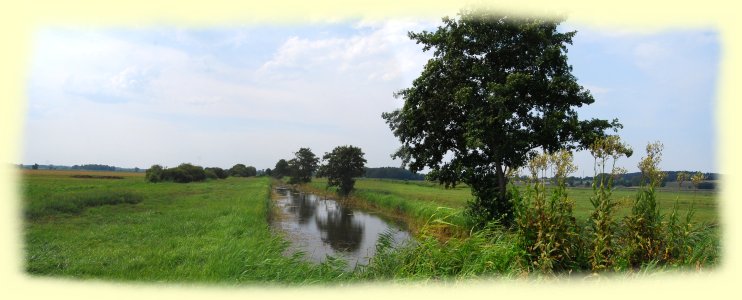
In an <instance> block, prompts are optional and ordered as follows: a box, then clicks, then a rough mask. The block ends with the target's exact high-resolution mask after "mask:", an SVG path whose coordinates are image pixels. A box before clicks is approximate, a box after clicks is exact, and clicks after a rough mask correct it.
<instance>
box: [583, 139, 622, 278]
mask: <svg viewBox="0 0 742 300" xmlns="http://www.w3.org/2000/svg"><path fill="white" fill-rule="evenodd" d="M589 150H590V154H591V155H592V156H593V158H594V165H593V170H594V172H595V176H594V177H593V184H592V188H593V195H592V196H591V197H590V203H591V204H592V206H593V212H592V214H591V215H590V218H589V219H588V223H589V226H590V229H591V230H590V231H589V235H590V236H591V237H592V238H591V239H589V243H588V244H589V245H590V250H589V251H588V252H589V259H590V266H591V268H592V270H593V271H602V270H607V269H610V268H611V267H613V265H614V264H615V262H616V261H615V255H614V253H616V249H615V240H616V221H615V220H614V217H615V213H616V206H617V205H618V203H617V202H616V201H615V200H614V199H613V198H612V194H613V186H614V185H613V180H614V179H615V178H616V176H618V175H619V174H623V173H626V170H624V169H622V168H619V167H616V161H618V159H619V158H621V157H622V156H626V157H629V156H631V155H632V154H633V150H632V149H631V148H630V147H629V146H628V145H626V144H625V143H623V142H622V141H621V139H620V138H619V137H618V136H607V137H605V138H599V139H597V140H596V141H595V142H594V143H593V144H592V145H590V148H589Z"/></svg>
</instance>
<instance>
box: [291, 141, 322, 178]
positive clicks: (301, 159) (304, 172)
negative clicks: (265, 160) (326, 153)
mask: <svg viewBox="0 0 742 300" xmlns="http://www.w3.org/2000/svg"><path fill="white" fill-rule="evenodd" d="M294 154H295V155H296V157H294V158H292V159H291V160H289V161H288V169H289V173H290V176H291V179H290V180H289V182H290V183H292V184H294V183H307V182H310V181H312V174H313V173H314V171H317V167H318V165H319V158H318V157H317V156H316V155H314V153H312V150H311V149H309V148H300V149H299V151H297V152H296V153H294Z"/></svg>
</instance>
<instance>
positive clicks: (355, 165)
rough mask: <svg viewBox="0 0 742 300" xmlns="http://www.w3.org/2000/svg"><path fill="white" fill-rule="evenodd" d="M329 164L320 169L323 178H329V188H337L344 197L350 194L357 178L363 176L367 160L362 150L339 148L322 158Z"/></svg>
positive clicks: (350, 147)
mask: <svg viewBox="0 0 742 300" xmlns="http://www.w3.org/2000/svg"><path fill="white" fill-rule="evenodd" d="M322 159H323V160H325V161H327V163H326V164H325V165H323V166H321V167H320V170H321V172H318V173H321V176H326V177H327V186H328V187H337V191H338V193H340V194H341V195H343V196H347V195H348V194H350V191H352V190H353V186H354V185H355V183H356V181H355V179H353V178H355V177H360V176H363V173H364V171H365V170H364V166H365V165H366V159H365V158H363V151H361V148H358V147H353V146H338V147H335V149H333V150H332V152H329V153H325V155H324V156H323V157H322Z"/></svg>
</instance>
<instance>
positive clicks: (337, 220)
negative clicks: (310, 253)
mask: <svg viewBox="0 0 742 300" xmlns="http://www.w3.org/2000/svg"><path fill="white" fill-rule="evenodd" d="M323 206H324V207H325V210H326V211H327V215H326V216H325V217H324V218H321V217H318V218H317V219H316V223H317V227H318V228H319V229H320V231H321V233H322V235H321V238H322V241H324V242H325V243H327V244H329V245H330V247H332V249H334V250H335V251H339V252H355V251H357V250H358V248H359V247H360V245H361V241H362V240H363V224H362V223H361V222H357V221H355V220H354V218H353V211H352V210H350V209H347V208H345V207H343V206H340V205H332V206H330V205H323Z"/></svg>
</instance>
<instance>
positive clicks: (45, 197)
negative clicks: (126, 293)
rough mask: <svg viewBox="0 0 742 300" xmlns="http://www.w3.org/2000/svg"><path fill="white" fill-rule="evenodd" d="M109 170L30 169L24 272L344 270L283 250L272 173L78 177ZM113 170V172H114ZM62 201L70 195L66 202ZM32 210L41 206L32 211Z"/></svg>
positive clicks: (118, 275) (205, 277) (215, 276)
mask: <svg viewBox="0 0 742 300" xmlns="http://www.w3.org/2000/svg"><path fill="white" fill-rule="evenodd" d="M102 173H106V172H86V171H76V172H68V171H63V172H58V171H25V172H24V173H23V177H22V178H23V180H22V199H23V204H24V210H25V211H26V214H25V217H24V218H25V221H24V238H25V251H26V257H25V262H26V267H25V268H26V271H27V272H28V273H30V274H33V275H44V276H62V277H74V278H98V279H115V280H136V281H148V282H160V281H164V282H169V281H175V282H184V281H186V282H220V283H228V284H235V283H240V282H255V281H259V282H302V283H307V282H321V281H327V280H330V279H333V278H337V277H338V276H340V275H342V273H341V271H337V269H336V268H334V267H332V266H330V265H329V264H328V265H312V264H310V263H306V262H303V261H302V260H301V259H299V258H298V257H285V256H283V255H282V253H283V251H284V249H285V248H286V246H287V244H286V242H285V241H284V240H283V239H282V238H281V237H280V236H276V235H274V234H273V233H272V232H271V231H270V230H269V227H268V223H267V220H266V217H267V213H268V200H269V195H270V194H269V192H270V190H269V188H270V187H269V185H270V182H269V179H267V178H249V179H247V178H228V179H225V180H209V181H207V182H201V183H190V184H177V183H157V184H152V183H146V182H145V181H144V178H143V174H142V173H131V174H127V173H119V172H116V173H112V174H113V175H116V176H123V177H125V179H122V180H111V179H90V178H72V177H70V175H73V174H93V175H96V174H97V175H102ZM108 173H111V172H108ZM120 193H128V194H130V195H134V196H133V197H135V198H137V199H138V200H139V201H136V202H134V201H132V203H128V202H112V203H94V204H93V205H85V204H83V205H81V206H80V209H77V210H69V211H64V210H55V209H46V208H47V207H49V206H52V207H53V206H54V205H55V203H58V202H60V201H62V200H71V199H72V200H74V199H81V198H82V199H97V198H102V199H105V198H107V197H106V195H109V194H110V195H118V194H120ZM63 202H64V201H63ZM29 210H34V211H40V212H43V213H40V214H36V215H32V214H29Z"/></svg>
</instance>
